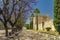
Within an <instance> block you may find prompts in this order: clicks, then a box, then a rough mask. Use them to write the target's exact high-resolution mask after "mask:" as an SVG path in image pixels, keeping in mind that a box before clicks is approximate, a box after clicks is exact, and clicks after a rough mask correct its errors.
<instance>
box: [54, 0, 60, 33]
mask: <svg viewBox="0 0 60 40" xmlns="http://www.w3.org/2000/svg"><path fill="white" fill-rule="evenodd" d="M59 1H60V0H54V21H53V22H54V26H55V28H56V30H57V31H58V32H59V33H60V2H59Z"/></svg>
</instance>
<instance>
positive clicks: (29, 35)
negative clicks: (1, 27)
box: [0, 30, 60, 40]
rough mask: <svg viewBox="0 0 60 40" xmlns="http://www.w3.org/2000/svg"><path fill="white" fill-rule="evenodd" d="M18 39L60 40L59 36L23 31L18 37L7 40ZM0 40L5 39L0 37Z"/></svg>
mask: <svg viewBox="0 0 60 40" xmlns="http://www.w3.org/2000/svg"><path fill="white" fill-rule="evenodd" d="M1 38H2V39H1ZM18 38H19V40H60V36H55V35H51V34H46V33H40V32H34V31H30V30H24V31H22V32H21V33H20V34H19V35H18V36H16V37H14V39H8V40H18ZM0 40H6V39H5V38H4V37H0Z"/></svg>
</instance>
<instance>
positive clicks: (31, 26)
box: [30, 13, 34, 29]
mask: <svg viewBox="0 0 60 40" xmlns="http://www.w3.org/2000/svg"><path fill="white" fill-rule="evenodd" d="M33 17H34V14H33V13H32V14H31V22H30V28H31V29H33Z"/></svg>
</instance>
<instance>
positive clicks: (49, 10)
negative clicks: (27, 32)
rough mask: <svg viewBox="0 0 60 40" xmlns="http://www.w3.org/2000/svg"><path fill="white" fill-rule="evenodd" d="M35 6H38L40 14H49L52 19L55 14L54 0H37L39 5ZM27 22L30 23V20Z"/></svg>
mask: <svg viewBox="0 0 60 40" xmlns="http://www.w3.org/2000/svg"><path fill="white" fill-rule="evenodd" d="M34 8H38V9H39V10H40V14H47V15H49V16H50V18H51V19H52V18H53V15H54V0H37V5H35V6H34ZM27 23H29V20H28V21H27Z"/></svg>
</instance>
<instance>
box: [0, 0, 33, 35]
mask: <svg viewBox="0 0 60 40" xmlns="http://www.w3.org/2000/svg"><path fill="white" fill-rule="evenodd" d="M1 2H2V3H3V4H2V5H3V7H2V8H0V16H1V17H0V21H1V22H2V23H3V25H4V27H5V31H6V36H8V26H7V24H8V23H9V24H10V25H11V27H12V31H13V28H14V27H15V25H16V23H17V22H18V20H19V19H20V23H21V24H20V27H21V28H22V26H23V25H22V22H24V23H25V20H26V18H27V15H28V14H27V13H29V11H30V10H32V7H31V5H32V4H31V3H33V2H34V1H32V0H31V1H30V0H2V1H1ZM21 18H24V20H23V21H22V20H21ZM21 21H22V22H21Z"/></svg>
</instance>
